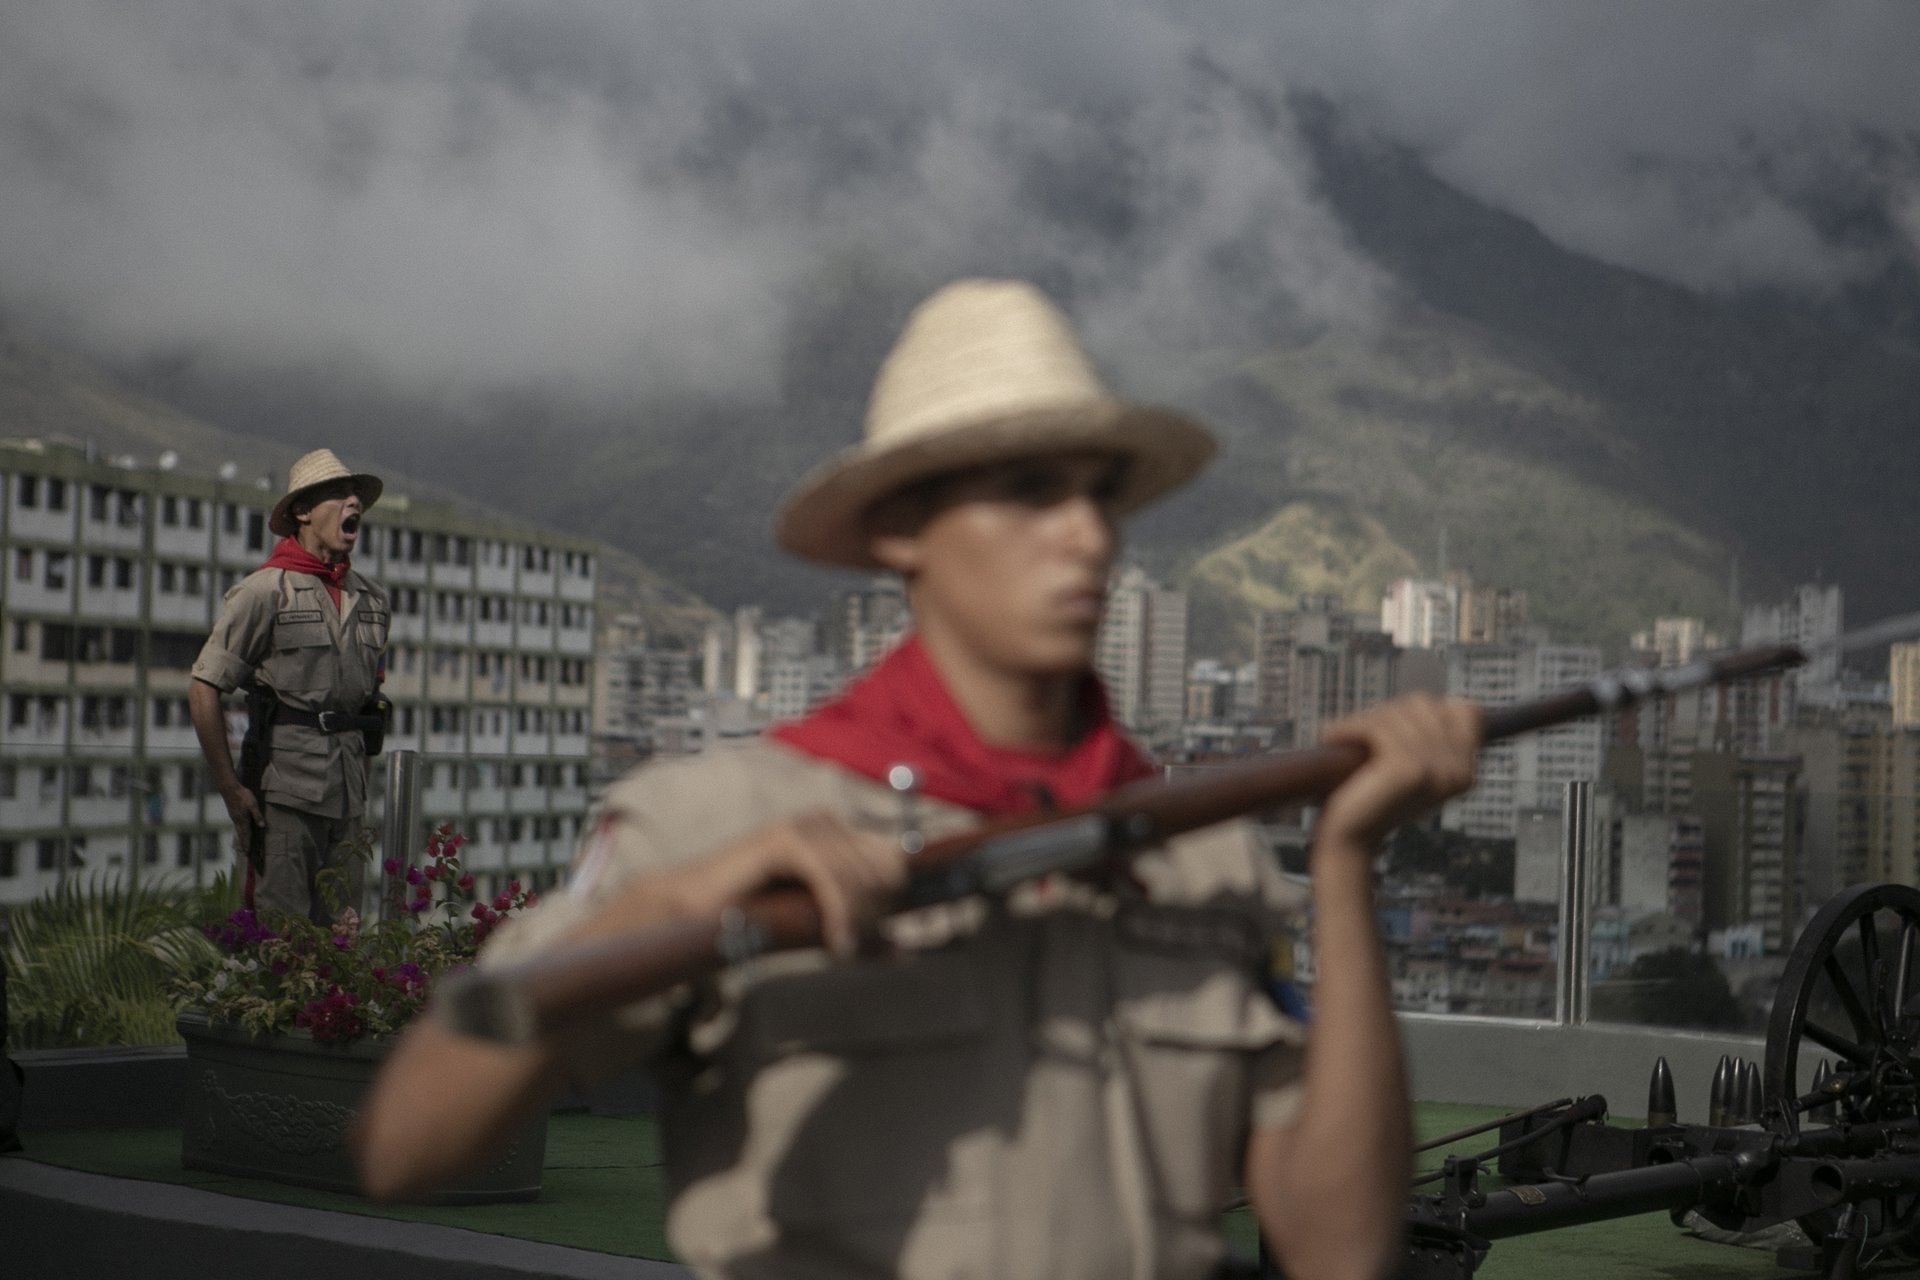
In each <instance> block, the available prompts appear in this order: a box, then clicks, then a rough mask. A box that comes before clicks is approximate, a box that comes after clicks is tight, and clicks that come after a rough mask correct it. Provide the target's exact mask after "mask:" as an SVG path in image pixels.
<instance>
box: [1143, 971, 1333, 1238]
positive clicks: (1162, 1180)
mask: <svg viewBox="0 0 1920 1280" xmlns="http://www.w3.org/2000/svg"><path fill="white" fill-rule="evenodd" d="M1114 997H1115V999H1114V1021H1115V1023H1116V1029H1117V1031H1118V1038H1119V1049H1120V1052H1121V1053H1122V1054H1123V1055H1124V1056H1125V1058H1126V1061H1127V1064H1128V1074H1129V1076H1130V1078H1131V1082H1132V1086H1133V1091H1134V1094H1135V1099H1136V1103H1137V1107H1136V1114H1137V1115H1138V1116H1139V1118H1140V1123H1141V1128H1142V1132H1143V1135H1144V1137H1145V1140H1146V1146H1147V1155H1148V1158H1149V1160H1150V1161H1151V1162H1152V1163H1153V1165H1154V1166H1155V1168H1156V1170H1157V1171H1158V1175H1159V1176H1158V1177H1156V1178H1155V1179H1154V1180H1153V1183H1152V1185H1153V1186H1155V1187H1156V1189H1157V1191H1158V1193H1159V1195H1160V1196H1161V1197H1162V1199H1163V1207H1164V1208H1166V1209H1167V1210H1169V1211H1171V1212H1172V1213H1174V1214H1176V1215H1178V1216H1182V1217H1187V1218H1191V1219H1196V1220H1198V1219H1210V1218H1211V1217H1212V1216H1213V1215H1214V1214H1217V1213H1218V1212H1219V1210H1220V1206H1221V1205H1223V1204H1224V1203H1225V1202H1226V1199H1227V1197H1228V1195H1229V1194H1230V1192H1231V1189H1232V1179H1233V1178H1234V1177H1235V1176H1237V1175H1238V1173H1239V1172H1240V1170H1239V1163H1240V1159H1241V1152H1242V1150H1243V1148H1244V1146H1245V1142H1246V1138H1247V1134H1248V1132H1249V1130H1250V1125H1251V1121H1252V1115H1253V1110H1254V1089H1255V1084H1256V1081H1257V1079H1258V1078H1259V1075H1260V1073H1259V1072H1257V1071H1256V1062H1257V1061H1258V1060H1259V1059H1261V1058H1262V1056H1263V1055H1267V1054H1271V1053H1274V1052H1279V1053H1283V1054H1297V1052H1298V1048H1299V1046H1300V1045H1301V1044H1303V1043H1304V1041H1305V1031H1304V1029H1303V1028H1302V1027H1301V1026H1300V1024H1299V1023H1297V1022H1295V1021H1294V1020H1293V1019H1291V1018H1289V1017H1287V1016H1286V1015H1285V1014H1283V1013H1281V1012H1280V1011H1279V1010H1278V1009H1277V1008H1275V1007H1274V1004H1273V1002H1272V1000H1271V999H1270V998H1269V997H1268V996H1267V993H1266V992H1265V991H1264V990H1262V989H1261V987H1260V985H1259V983H1258V981H1257V980H1256V977H1255V975H1254V973H1253V972H1252V968H1251V966H1250V964H1249V963H1248V962H1247V960H1246V959H1245V958H1244V957H1243V956H1241V955H1239V954H1228V955H1222V954H1218V953H1209V952H1207V951H1205V950H1187V949H1178V948H1172V947H1155V946H1151V945H1148V946H1142V945H1128V944H1126V943H1122V944H1120V945H1119V946H1118V947H1116V950H1115V956H1114Z"/></svg>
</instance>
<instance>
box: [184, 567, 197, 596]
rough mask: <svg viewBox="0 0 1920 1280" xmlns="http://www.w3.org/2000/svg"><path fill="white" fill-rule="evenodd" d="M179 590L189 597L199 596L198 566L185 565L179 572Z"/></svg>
mask: <svg viewBox="0 0 1920 1280" xmlns="http://www.w3.org/2000/svg"><path fill="white" fill-rule="evenodd" d="M180 589H181V590H182V591H184V592H186V593H187V594H188V595H190V596H197V595H199V594H200V566H199V565H197V564H190V565H187V566H186V567H185V568H183V569H182V570H181V571H180Z"/></svg>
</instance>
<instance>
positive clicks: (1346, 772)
mask: <svg viewBox="0 0 1920 1280" xmlns="http://www.w3.org/2000/svg"><path fill="white" fill-rule="evenodd" d="M1804 661H1806V655H1805V654H1804V653H1803V652H1802V651H1801V650H1800V649H1798V648H1795V647H1793V646H1791V645H1782V646H1768V647H1765V648H1758V649H1747V650H1741V651H1739V652H1736V653H1732V654H1728V655H1727V656H1725V657H1722V658H1717V659H1711V660H1705V661H1701V662H1695V663H1691V664H1689V665H1687V666H1683V667H1671V668H1662V669H1658V670H1631V671H1627V672H1623V673H1616V674H1608V675H1603V676H1601V677H1599V678H1598V679H1596V680H1594V681H1592V682H1591V683H1590V684H1586V685H1580V686H1576V687H1573V688H1570V689H1567V690H1564V691H1562V692H1559V693H1554V694H1549V695H1547V696H1545V697H1542V698H1538V699H1535V700H1533V701H1529V702H1523V703H1517V704H1514V705H1512V706H1506V707H1498V708H1493V709H1491V710H1489V711H1488V712H1487V713H1486V717H1485V719H1484V721H1483V732H1482V738H1483V740H1484V741H1486V742H1497V741H1500V740H1501V739H1504V738H1511V737H1515V736H1517V735H1519V734H1523V733H1530V732H1534V731H1536V730H1539V729H1544V728H1548V727H1550V726H1553V725H1557V724H1564V723H1566V722H1567V721H1570V720H1576V719H1579V718H1581V717H1582V716H1588V715H1594V714H1598V713H1602V712H1611V711H1618V710H1622V709H1624V708H1626V707H1629V706H1632V705H1634V704H1636V703H1639V702H1642V701H1645V700H1646V699H1648V698H1651V697H1657V696H1661V695H1665V694H1670V693H1676V692H1680V691H1682V690H1685V689H1693V688H1699V687H1702V686H1705V685H1711V684H1722V683H1726V682H1728V681H1733V680H1742V679H1749V678H1752V677H1755V676H1761V675H1767V674H1771V673H1774V672H1779V671H1784V670H1786V669H1788V668H1790V667H1793V666H1797V665H1799V664H1800V663H1802V662H1804ZM1365 761H1366V754H1365V752H1364V751H1362V750H1361V749H1360V748H1358V747H1355V746H1350V745H1345V744H1341V745H1332V746H1320V747H1312V748H1308V749H1306V750H1301V751H1290V752H1284V753H1281V754H1278V755H1273V756H1263V757H1259V758H1256V759H1252V760H1248V761H1245V762H1243V763H1238V764H1233V765H1227V766H1223V767H1220V768H1215V769H1209V770H1206V771H1205V772H1203V773H1201V774H1199V775H1197V776H1195V777H1192V778H1187V779H1182V780H1180V781H1177V782H1161V781H1155V780H1145V781H1141V782H1135V783H1130V784H1128V785H1127V786H1124V787H1118V788H1115V789H1114V790H1113V791H1110V792H1108V793H1107V794H1106V795H1105V796H1103V797H1101V799H1099V800H1098V801H1096V802H1095V803H1094V804H1092V805H1089V806H1087V807H1085V808H1082V809H1078V810H1074V811H1071V812H1065V813H1062V812H1053V813H1042V814H1035V815H1028V816H1023V817H1020V818H1013V819H1003V820H1000V821H996V822H991V823H987V824H985V825H983V826H980V827H978V828H975V829H973V830H970V831H967V832H963V833H961V834H958V835H953V836H948V837H946V838H944V839H940V840H935V841H931V842H929V843H928V844H927V846H926V847H925V848H924V849H922V850H921V851H920V852H919V853H917V854H915V855H914V857H913V866H914V871H913V875H912V877H911V878H910V879H909V882H908V887H907V890H906V893H905V895H904V897H903V905H904V906H906V907H909V908H911V907H917V906H923V905H926V904H928V903H932V902H939V901H945V900H951V899H953V898H958V897H964V896H966V895H968V894H972V893H997V892H1005V891H1006V890H1007V889H1009V888H1011V887H1012V886H1013V885H1014V884H1017V883H1019V882H1020V881H1021V880H1025V879H1031V878H1034V877H1035V876H1039V875H1045V874H1050V873H1054V872H1063V871H1064V872H1082V871H1088V870H1093V869H1096V868H1098V867H1099V866H1101V865H1103V864H1107V863H1111V862H1112V861H1114V860H1116V859H1121V858H1124V857H1126V856H1128V855H1130V854H1131V853H1133V852H1135V851H1136V850H1139V849H1141V848H1144V847H1147V846H1149V845H1153V844H1157V843H1159V842H1161V841H1163V840H1166V839H1169V838H1171V837H1173V836H1177V835H1180V834H1182V833H1184V832H1188V831H1193V830H1196V829H1198V828H1201V827H1206V826H1211V825H1213V824H1214V823H1217V822H1224V821H1226V820H1228V819H1230V818H1236V817H1241V816H1243V815H1246V814H1252V813H1260V812H1264V811H1267V810H1271V809H1276V808H1281V807H1284V806H1287V805H1291V804H1302V803H1306V802H1310V801H1313V800H1317V799H1319V798H1321V797H1323V796H1325V795H1326V794H1328V793H1329V792H1331V791H1332V790H1333V789H1334V788H1335V787H1338V786H1339V785H1340V784H1341V783H1342V782H1344V781H1345V780H1346V779H1347V778H1348V777H1349V776H1350V775H1352V774H1353V772H1354V771H1355V770H1357V769H1358V768H1359V767H1360V766H1361V765H1362V764H1364V763H1365ZM821 940H822V933H821V922H820V916H819V913H818V911H817V910H816V909H815V907H814V905H813V899H812V897H811V896H810V895H809V894H808V893H807V892H806V891H805V890H804V889H801V888H798V887H793V886H774V887H769V888H765V889H762V890H759V891H757V892H755V893H753V894H752V895H750V896H749V897H748V898H746V899H745V900H744V901H743V902H741V903H740V904H739V905H738V906H735V907H729V908H728V909H727V910H726V911H724V912H722V913H721V915H720V917H719V918H717V919H711V920H689V921H680V922H675V923H671V924H662V925H656V926H650V927H648V928H645V929H640V930H635V931H633V932H631V933H627V934H623V935H620V936H616V937H608V938H604V939H600V940H597V941H594V942H590V943H584V944H581V945H579V946H576V947H571V948H568V949H566V950H563V951H559V952H556V953H554V954H552V955H549V956H543V957H540V958H537V959H533V960H529V961H525V962H523V963H520V964H516V965H512V966H503V967H501V968H499V969H495V970H486V971H482V970H469V971H467V972H465V973H462V974H460V975H457V976H456V977H455V978H453V979H450V980H448V981H447V982H445V983H444V984H443V986H442V989H441V991H440V994H439V1001H438V1003H439V1004H440V1006H441V1008H440V1010H439V1014H438V1016H439V1017H440V1018H441V1020H442V1022H443V1024H444V1025H446V1026H448V1027H450V1028H451V1029H453V1030H455V1031H457V1032H460V1033H463V1034H467V1035H476V1036H482V1037H486V1038H489V1039H495V1040H502V1041H507V1042H511V1043H524V1042H527V1041H531V1040H533V1039H535V1038H537V1037H539V1036H541V1035H543V1034H545V1033H547V1032H549V1031H553V1030H555V1029H557V1028H561V1027H564V1026H567V1025H568V1024H571V1023H575V1022H578V1021H581V1020H582V1019H585V1018H587V1017H590V1016H592V1015H593V1014H595V1013H601V1012H604V1011H606V1010H609V1009H614V1008H618V1007H620V1006H622V1005H626V1004H630V1003H632V1002H634V1001H637V1000H643V999H645V998H647V997H649V996H655V995H659V994H661V993H663V992H666V991H670V990H672V989H673V988H674V987H677V986H679V985H680V984H682V983H684V982H690V981H693V980H696V979H699V978H704V977H708V976H711V975H712V974H714V973H717V972H719V971H720V970H721V969H723V968H725V967H726V966H727V965H729V964H735V963H738V962H740V961H743V960H746V959H748V958H750V957H752V956H755V955H759V954H761V953H763V952H766V951H773V950H789V949H793V948H799V947H810V946H817V945H819V943H820V942H821Z"/></svg>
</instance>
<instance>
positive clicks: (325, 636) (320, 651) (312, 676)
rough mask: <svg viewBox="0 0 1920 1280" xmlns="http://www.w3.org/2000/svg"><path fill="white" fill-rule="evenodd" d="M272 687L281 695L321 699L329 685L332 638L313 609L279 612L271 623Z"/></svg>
mask: <svg viewBox="0 0 1920 1280" xmlns="http://www.w3.org/2000/svg"><path fill="white" fill-rule="evenodd" d="M271 662H272V680H271V683H272V684H273V687H274V688H275V689H277V690H278V691H279V692H280V693H281V694H282V695H288V694H291V695H294V696H296V697H299V698H303V699H312V698H324V697H325V695H326V693H327V691H328V690H329V689H330V688H331V686H332V685H333V675H334V663H333V636H332V634H331V633H330V632H329V631H328V630H327V624H326V622H325V621H324V620H323V619H322V618H321V616H320V611H319V610H317V609H288V610H282V611H281V613H280V615H279V616H278V617H277V618H275V619H274V624H273V657H272V659H271Z"/></svg>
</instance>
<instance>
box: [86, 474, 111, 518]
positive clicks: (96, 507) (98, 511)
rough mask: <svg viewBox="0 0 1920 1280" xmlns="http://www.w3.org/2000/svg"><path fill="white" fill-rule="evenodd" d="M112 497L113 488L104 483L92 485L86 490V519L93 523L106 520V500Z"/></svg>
mask: <svg viewBox="0 0 1920 1280" xmlns="http://www.w3.org/2000/svg"><path fill="white" fill-rule="evenodd" d="M112 497H113V490H111V489H109V488H107V486H106V485H103V484H96V485H92V486H90V487H89V488H88V490H87V519H89V520H91V521H93V522H94V523H95V524H105V523H106V522H107V501H108V499H110V498H112Z"/></svg>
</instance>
